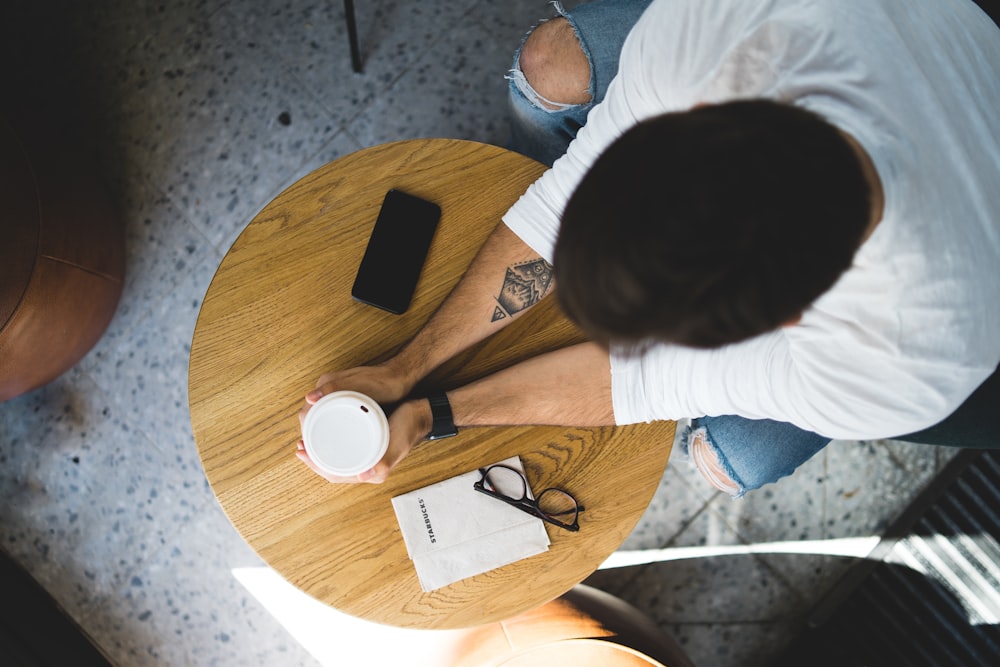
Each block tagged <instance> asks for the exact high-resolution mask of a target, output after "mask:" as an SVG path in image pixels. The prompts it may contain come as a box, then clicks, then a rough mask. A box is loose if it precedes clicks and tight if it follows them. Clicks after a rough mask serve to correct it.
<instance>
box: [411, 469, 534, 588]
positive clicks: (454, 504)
mask: <svg viewBox="0 0 1000 667" xmlns="http://www.w3.org/2000/svg"><path fill="white" fill-rule="evenodd" d="M500 463H502V464H504V465H508V466H510V467H512V468H515V469H517V470H520V471H522V472H523V471H524V469H523V467H522V466H521V459H520V458H519V457H517V456H515V457H512V458H509V459H507V460H506V461H501V462H500ZM480 476H481V475H480V473H479V471H478V470H472V471H470V472H467V473H465V474H462V475H458V476H457V477H452V478H451V479H446V480H444V481H443V482H438V483H437V484H432V485H431V486H426V487H424V488H422V489H417V490H416V491H411V492H409V493H404V494H403V495H400V496H396V497H395V498H393V499H392V506H393V509H395V511H396V518H397V520H398V521H399V527H400V529H401V530H402V533H403V541H404V542H406V551H407V552H408V553H409V555H410V559H411V560H412V561H413V566H414V568H416V570H417V578H418V579H419V580H420V587H421V588H422V589H423V590H424V591H425V592H430V591H433V590H437V589H438V588H441V587H442V586H447V585H448V584H451V583H454V582H456V581H459V580H461V579H465V578H467V577H471V576H473V575H476V574H481V573H483V572H488V571H489V570H492V569H495V568H498V567H501V566H503V565H507V564H508V563H513V562H515V561H518V560H521V559H522V558H527V557H528V556H534V555H535V554H540V553H542V552H545V551H548V548H549V537H548V535H547V534H546V532H545V524H544V522H543V521H542V520H541V519H539V518H537V517H533V516H531V515H530V514H528V513H526V512H522V511H521V510H519V509H517V508H515V507H511V506H510V505H508V504H506V503H504V502H502V501H500V500H497V499H496V498H490V497H489V496H487V495H486V494H484V493H479V492H478V491H476V490H475V489H473V488H472V485H473V484H474V483H475V482H477V481H479V478H480Z"/></svg>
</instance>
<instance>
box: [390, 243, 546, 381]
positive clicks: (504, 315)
mask: <svg viewBox="0 0 1000 667" xmlns="http://www.w3.org/2000/svg"><path fill="white" fill-rule="evenodd" d="M552 288H553V283H552V266H551V265H550V264H549V263H548V262H546V261H545V260H543V259H541V258H540V257H539V256H538V254H537V253H535V252H534V251H533V250H531V248H530V247H528V246H527V245H526V244H525V243H524V242H523V241H521V239H520V238H519V237H518V236H517V235H516V234H514V233H513V232H512V231H510V229H508V228H507V226H506V225H504V224H503V223H500V224H498V225H497V227H496V229H495V230H494V231H493V233H492V234H491V235H490V236H489V238H488V239H487V240H486V243H485V244H484V245H483V247H482V249H481V250H480V251H479V253H478V254H477V255H476V258H475V259H474V260H473V262H472V264H471V265H470V266H469V269H468V271H467V272H466V273H465V275H464V276H463V277H462V279H461V280H460V281H459V283H458V284H457V285H456V286H455V289H454V290H453V291H452V293H451V294H450V295H449V296H448V298H447V299H445V301H444V303H442V305H441V307H440V308H439V309H438V311H437V312H436V313H435V314H434V316H433V317H431V319H430V320H428V322H427V324H426V325H425V326H424V327H423V328H422V329H421V330H420V332H419V333H418V334H417V335H416V336H415V337H414V338H413V339H412V340H411V341H410V342H409V343H407V344H406V346H404V347H403V349H402V350H401V351H400V352H399V353H398V354H397V355H396V356H395V357H393V358H392V359H390V360H389V361H388V362H386V364H387V365H389V366H391V368H392V369H393V371H394V372H396V373H397V374H398V375H399V377H403V378H405V380H406V383H407V384H408V385H409V386H410V387H411V388H412V386H413V385H415V384H416V383H417V382H419V381H420V380H421V379H422V378H423V377H425V376H426V375H427V374H428V373H430V372H431V371H432V370H434V369H435V368H436V367H437V366H439V365H440V364H442V363H444V362H445V361H447V360H448V359H450V358H452V357H453V356H455V355H456V354H458V353H459V352H461V351H462V350H464V349H466V348H468V347H469V346H471V345H474V344H475V343H477V342H479V341H481V340H483V339H484V338H487V337H488V336H490V335H492V334H494V333H496V332H497V331H499V330H500V329H502V328H503V327H505V326H507V324H509V323H510V322H511V321H513V320H514V319H516V318H517V317H519V316H520V315H521V314H522V313H523V312H524V311H525V310H527V309H528V308H530V307H531V306H533V305H535V304H536V303H538V302H539V301H541V299H542V298H544V297H545V296H546V295H547V294H548V293H549V292H550V291H551V290H552Z"/></svg>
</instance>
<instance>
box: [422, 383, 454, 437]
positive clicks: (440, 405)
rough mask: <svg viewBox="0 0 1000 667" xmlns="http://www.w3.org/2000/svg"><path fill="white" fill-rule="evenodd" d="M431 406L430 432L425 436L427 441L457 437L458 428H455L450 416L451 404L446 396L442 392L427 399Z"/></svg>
mask: <svg viewBox="0 0 1000 667" xmlns="http://www.w3.org/2000/svg"><path fill="white" fill-rule="evenodd" d="M427 400H428V401H429V402H430V404H431V419H432V420H433V421H432V423H431V432H430V433H428V434H427V439H428V440H440V439H441V438H450V437H451V436H453V435H458V428H456V427H455V418H454V417H452V415H451V403H449V402H448V396H447V395H446V394H445V393H444V392H443V391H441V392H437V393H434V394H431V395H430V396H428V397H427Z"/></svg>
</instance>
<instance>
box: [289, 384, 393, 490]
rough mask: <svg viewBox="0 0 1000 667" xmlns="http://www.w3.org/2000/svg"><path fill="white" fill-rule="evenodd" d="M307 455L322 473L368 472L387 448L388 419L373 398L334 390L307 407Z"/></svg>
mask: <svg viewBox="0 0 1000 667" xmlns="http://www.w3.org/2000/svg"><path fill="white" fill-rule="evenodd" d="M302 439H303V440H304V441H305V446H306V453H307V454H308V455H309V458H310V459H312V461H313V463H315V464H316V465H317V466H318V467H319V468H320V469H321V470H323V471H325V472H328V473H330V474H333V475H338V476H340V477H353V476H354V475H357V474H360V473H363V472H364V471H366V470H370V469H371V468H372V466H374V465H375V464H376V463H378V462H379V460H381V458H382V456H383V455H384V454H385V450H386V449H387V448H388V447H389V420H388V419H386V416H385V412H383V411H382V408H381V407H380V406H379V404H378V403H377V402H375V401H374V400H373V399H371V398H369V397H368V396H365V395H364V394H360V393H358V392H356V391H335V392H333V393H332V394H327V395H326V396H324V397H323V398H321V399H320V400H318V401H316V403H315V404H314V405H313V406H312V407H311V408H309V412H307V413H306V419H305V423H304V424H303V425H302Z"/></svg>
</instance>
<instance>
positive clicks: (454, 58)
mask: <svg viewBox="0 0 1000 667" xmlns="http://www.w3.org/2000/svg"><path fill="white" fill-rule="evenodd" d="M511 49H512V47H511V46H510V45H508V44H502V45H501V44H499V43H498V42H497V41H496V40H495V39H494V37H493V36H492V35H491V34H490V33H489V32H488V31H486V30H485V29H484V28H481V27H479V25H477V24H468V25H465V26H463V28H462V29H461V30H453V31H450V32H446V33H443V34H442V35H441V36H440V38H439V39H438V40H437V41H436V42H435V43H434V45H433V46H432V47H431V49H430V50H429V51H428V52H427V53H426V54H425V55H424V57H423V58H421V59H420V61H419V62H417V63H416V64H414V65H413V66H412V67H411V68H410V69H409V70H408V71H407V72H405V73H404V74H403V75H402V76H400V77H399V79H397V80H396V81H395V83H394V84H393V85H392V86H391V87H389V88H388V89H387V90H385V91H383V92H382V94H380V95H379V96H378V97H377V98H376V99H375V100H374V101H373V102H372V103H371V106H370V107H369V110H368V112H367V113H365V114H364V115H363V116H361V117H360V118H358V119H357V120H356V121H354V122H353V123H351V124H350V125H348V131H349V132H350V133H351V134H352V135H354V136H355V137H356V138H357V139H358V141H359V142H360V143H361V144H362V145H364V146H371V145H375V144H379V143H384V142H386V141H389V140H393V139H408V138H414V137H426V136H431V137H450V138H456V139H471V140H475V141H481V142H484V143H492V144H498V145H504V144H505V143H506V142H507V140H508V138H509V137H508V135H509V129H508V124H507V82H506V81H505V80H504V78H503V76H504V73H505V72H506V71H507V68H508V67H509V65H510V58H511V55H512V53H513V52H512V50H511Z"/></svg>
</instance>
